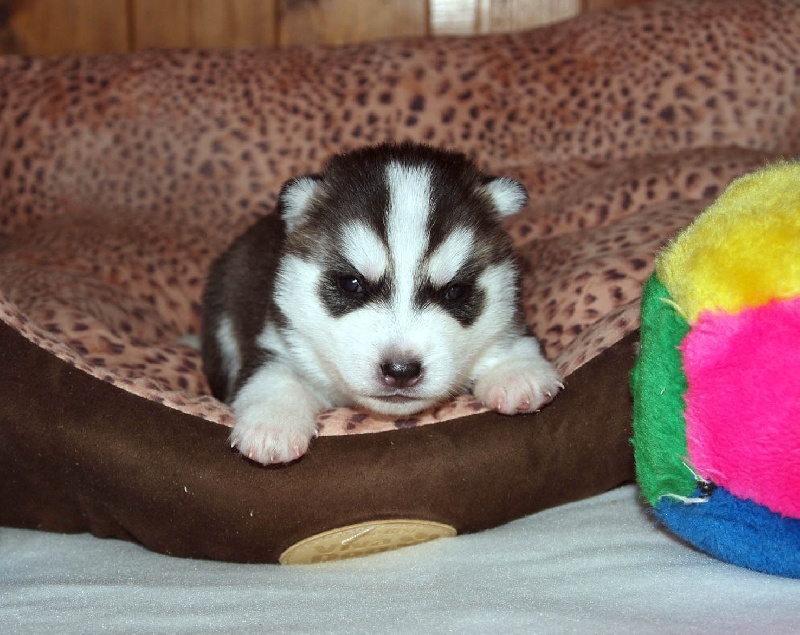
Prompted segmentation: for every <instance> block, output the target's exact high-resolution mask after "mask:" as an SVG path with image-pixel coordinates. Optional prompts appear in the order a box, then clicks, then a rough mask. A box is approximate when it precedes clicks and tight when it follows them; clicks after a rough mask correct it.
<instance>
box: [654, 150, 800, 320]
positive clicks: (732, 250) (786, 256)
mask: <svg viewBox="0 0 800 635" xmlns="http://www.w3.org/2000/svg"><path fill="white" fill-rule="evenodd" d="M799 246H800V163H797V162H792V163H789V162H781V163H776V164H774V165H770V166H767V167H766V168H763V169H761V170H759V171H757V172H753V173H752V174H748V175H745V176H743V177H741V178H739V179H737V180H735V181H734V182H733V183H731V185H730V186H729V187H728V188H727V189H726V190H725V191H724V192H723V193H722V195H721V196H720V197H719V198H718V199H717V200H716V201H715V202H714V203H713V204H712V205H711V206H710V207H709V208H708V209H707V210H706V211H705V212H704V213H703V214H701V215H700V216H699V217H698V218H697V219H696V220H695V221H694V222H693V223H692V224H691V225H690V226H689V227H688V228H687V229H686V230H685V231H684V232H683V233H681V234H680V235H679V236H678V237H677V238H676V239H675V240H673V241H672V243H670V244H669V245H668V246H667V247H666V248H665V249H664V250H663V251H662V252H661V255H660V256H659V257H658V259H657V261H656V272H657V275H658V278H659V279H660V280H661V282H662V283H663V284H664V285H665V286H666V287H667V289H668V290H669V293H670V295H671V296H672V299H673V300H674V301H675V302H676V303H677V304H678V306H679V307H680V310H681V312H682V313H683V315H684V316H685V317H686V318H687V320H688V321H689V322H690V323H692V322H694V321H695V320H696V319H697V316H698V315H699V314H700V313H701V312H702V311H705V310H721V311H726V312H728V313H737V312H738V311H739V310H741V309H742V308H744V307H748V306H750V307H752V306H759V305H762V304H765V303H766V302H768V301H770V300H772V299H785V298H789V297H793V296H796V295H798V294H800V247H799Z"/></svg>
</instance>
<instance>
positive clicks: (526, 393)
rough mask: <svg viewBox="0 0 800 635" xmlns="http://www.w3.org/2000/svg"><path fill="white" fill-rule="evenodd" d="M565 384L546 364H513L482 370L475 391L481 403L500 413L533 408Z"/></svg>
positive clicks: (542, 403)
mask: <svg viewBox="0 0 800 635" xmlns="http://www.w3.org/2000/svg"><path fill="white" fill-rule="evenodd" d="M563 387H564V385H563V384H562V383H561V379H560V377H559V376H558V373H557V372H556V371H555V369H554V368H553V367H552V366H550V365H549V364H547V365H543V364H536V365H531V366H528V365H524V364H512V365H509V366H503V367H497V368H494V369H492V370H490V371H488V372H487V373H485V374H484V375H483V376H482V377H481V378H480V379H479V380H478V381H477V382H476V383H475V389H474V390H473V392H474V394H475V396H476V397H478V399H480V400H481V401H482V402H483V403H484V405H486V406H487V407H489V408H491V409H492V410H496V411H497V412H500V413H502V414H508V415H512V414H517V413H520V412H533V411H535V410H538V409H539V408H541V407H542V406H543V405H545V404H546V403H548V402H550V401H552V400H553V398H554V397H555V396H556V395H557V394H558V392H559V390H561V389H562V388H563Z"/></svg>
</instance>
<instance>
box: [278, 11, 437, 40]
mask: <svg viewBox="0 0 800 635" xmlns="http://www.w3.org/2000/svg"><path fill="white" fill-rule="evenodd" d="M427 13H428V12H427V0H369V1H364V0H282V2H281V11H280V14H279V19H280V36H279V43H280V44H281V45H282V46H286V45H294V44H318V43H325V44H348V43H351V42H363V41H367V40H375V39H380V38H386V37H395V36H398V37H402V36H409V35H425V34H426V33H427V32H428V15H427Z"/></svg>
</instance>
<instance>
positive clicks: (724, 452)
mask: <svg viewBox="0 0 800 635" xmlns="http://www.w3.org/2000/svg"><path fill="white" fill-rule="evenodd" d="M799 255H800V163H787V162H780V163H777V164H775V165H772V166H768V167H766V168H762V169H761V170H759V171H757V172H755V173H753V174H750V175H747V176H744V177H741V178H740V179H738V180H736V181H734V182H733V183H732V184H731V185H730V186H729V187H728V189H727V190H726V191H725V192H724V193H723V194H722V195H721V196H720V197H719V198H718V199H717V201H716V202H715V203H714V204H713V205H711V206H710V207H709V208H708V209H707V210H706V211H705V212H704V213H703V214H702V215H701V216H699V217H698V218H697V219H696V220H695V221H694V222H693V223H692V224H691V225H690V226H689V227H688V228H687V229H686V230H684V231H683V232H682V233H681V234H680V235H678V236H677V238H675V239H674V240H673V241H672V242H671V243H670V244H669V245H668V246H667V247H666V248H665V249H664V250H663V251H662V253H661V254H660V255H659V256H658V258H657V260H656V272H655V274H654V275H653V277H652V278H651V279H650V281H649V282H648V284H647V286H646V288H645V293H644V296H643V301H642V329H641V343H642V352H641V355H640V358H639V361H638V362H637V365H636V367H635V369H634V372H633V375H632V389H633V395H634V425H633V429H634V439H633V443H634V448H635V457H636V463H637V465H636V470H637V476H638V479H639V483H640V486H641V488H642V494H643V496H644V497H645V498H646V499H647V500H648V501H649V502H650V504H651V505H653V507H654V509H655V512H656V515H657V516H658V517H659V518H660V519H661V520H662V521H663V522H664V523H665V524H666V526H667V527H668V528H669V529H670V530H672V531H673V532H674V533H676V534H677V535H679V536H681V537H682V538H684V539H685V540H687V541H688V542H690V543H691V544H693V545H695V546H696V547H698V548H699V549H702V550H703V551H706V552H708V553H710V554H712V555H714V556H716V557H718V558H720V559H722V560H726V561H728V562H732V563H735V564H739V565H741V566H745V567H749V568H752V569H756V570H759V571H764V572H767V573H775V574H779V575H786V576H792V577H800V426H798V422H799V421H800V388H798V387H799V386H800V256H799Z"/></svg>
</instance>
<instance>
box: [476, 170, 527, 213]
mask: <svg viewBox="0 0 800 635" xmlns="http://www.w3.org/2000/svg"><path fill="white" fill-rule="evenodd" d="M483 191H484V192H486V194H488V195H489V199H490V200H491V201H492V203H494V206H495V208H496V209H497V211H498V212H499V214H500V216H510V215H511V214H516V213H517V212H518V211H519V210H521V209H522V207H523V206H524V205H525V203H527V202H528V193H527V192H526V191H525V186H523V185H522V183H520V182H519V181H515V180H514V179H509V178H508V177H506V176H500V177H495V178H490V179H488V180H487V181H486V183H485V184H484V185H483Z"/></svg>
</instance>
